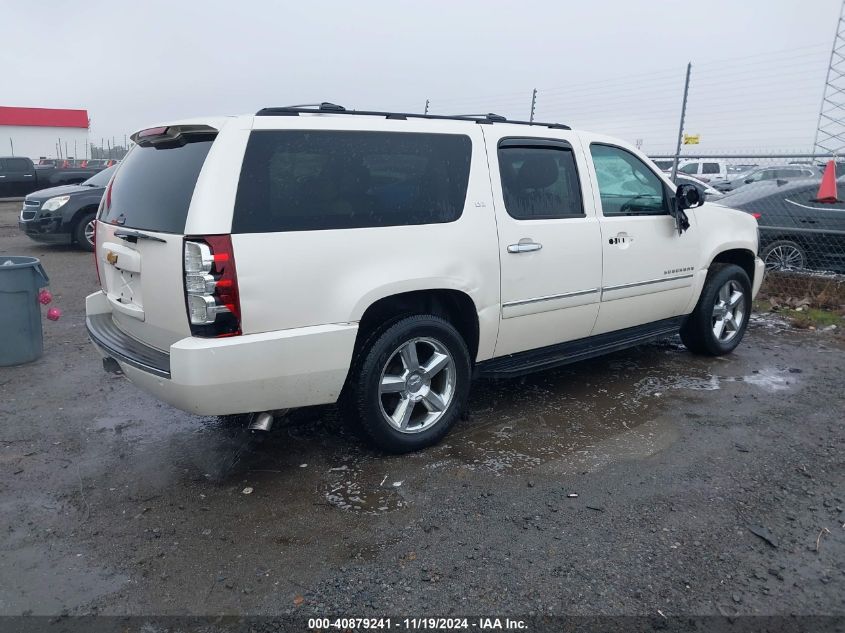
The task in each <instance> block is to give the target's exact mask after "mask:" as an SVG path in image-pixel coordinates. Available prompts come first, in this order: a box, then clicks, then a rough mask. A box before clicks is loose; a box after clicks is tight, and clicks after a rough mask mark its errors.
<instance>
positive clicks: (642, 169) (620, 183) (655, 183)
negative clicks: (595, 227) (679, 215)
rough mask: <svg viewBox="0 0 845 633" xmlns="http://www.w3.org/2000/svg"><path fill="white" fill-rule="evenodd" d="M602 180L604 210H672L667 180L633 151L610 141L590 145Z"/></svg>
mask: <svg viewBox="0 0 845 633" xmlns="http://www.w3.org/2000/svg"><path fill="white" fill-rule="evenodd" d="M590 152H591V153H592V155H593V164H594V165H595V168H596V176H597V177H598V181H599V196H600V197H601V206H602V213H604V215H606V216H610V215H654V214H663V213H668V207H667V204H666V200H665V188H664V186H663V181H662V180H661V179H660V178H659V177H658V176H657V174H655V173H654V172H653V171H651V169H649V168H648V167H647V166H646V164H645V163H644V162H643V161H641V160H640V159H639V158H637V157H636V156H634V155H633V154H631V153H630V152H628V151H626V150H624V149H622V148H619V147H612V146H610V145H590Z"/></svg>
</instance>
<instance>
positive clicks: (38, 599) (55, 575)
mask: <svg viewBox="0 0 845 633" xmlns="http://www.w3.org/2000/svg"><path fill="white" fill-rule="evenodd" d="M128 581H129V578H128V577H127V576H124V575H121V574H116V573H113V572H111V571H109V570H107V569H105V568H103V567H100V566H99V565H97V564H94V563H92V561H90V560H89V555H88V553H86V552H77V553H75V554H59V553H57V552H56V551H54V550H52V548H50V550H49V551H48V552H45V550H44V548H42V547H40V546H36V545H28V546H24V547H20V548H18V549H11V550H9V549H7V550H5V551H3V552H0V615H21V614H23V613H24V612H27V613H29V614H31V615H55V614H56V613H59V612H61V611H62V610H64V609H74V608H76V607H79V606H80V605H83V604H85V603H87V602H89V601H90V600H92V599H93V598H97V597H99V596H104V595H107V594H110V593H113V592H115V591H119V590H120V588H121V586H122V585H124V584H126V583H127V582H128Z"/></svg>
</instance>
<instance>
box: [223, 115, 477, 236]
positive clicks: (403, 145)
mask: <svg viewBox="0 0 845 633" xmlns="http://www.w3.org/2000/svg"><path fill="white" fill-rule="evenodd" d="M471 151H472V142H471V141H470V139H469V137H468V136H464V135H458V134H418V133H411V132H362V131H336V130H333V131H298V130H283V131H282V130H267V131H263V130H262V131H255V132H252V133H251V134H250V138H249V142H248V143H247V148H246V154H245V155H244V160H243V166H242V168H241V177H240V182H239V183H238V193H237V196H236V198H235V214H234V218H233V220H232V232H233V233H272V232H278V231H317V230H330V229H349V228H365V227H375V226H399V225H411V224H437V223H443V222H454V221H455V220H457V219H458V218H459V217H461V214H462V213H463V210H464V203H465V201H466V195H467V185H468V182H469V167H470V156H471Z"/></svg>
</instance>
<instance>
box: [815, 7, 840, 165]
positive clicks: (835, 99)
mask: <svg viewBox="0 0 845 633" xmlns="http://www.w3.org/2000/svg"><path fill="white" fill-rule="evenodd" d="M843 150H845V0H843V2H842V8H841V9H840V11H839V19H838V20H837V21H836V36H835V37H834V38H833V48H831V50H830V64H829V65H828V67H827V79H825V84H824V97H822V105H821V108H819V124H818V127H817V128H816V140H815V142H814V143H813V153H814V154H816V155H819V154H841V153H845V151H843Z"/></svg>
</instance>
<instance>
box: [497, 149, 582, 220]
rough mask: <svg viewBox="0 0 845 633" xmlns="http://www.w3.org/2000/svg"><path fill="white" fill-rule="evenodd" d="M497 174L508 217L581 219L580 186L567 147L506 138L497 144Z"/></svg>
mask: <svg viewBox="0 0 845 633" xmlns="http://www.w3.org/2000/svg"><path fill="white" fill-rule="evenodd" d="M499 173H500V174H501V178H502V193H503V194H504V198H505V209H506V210H507V212H508V215H510V216H511V217H512V218H514V219H516V220H544V219H555V218H572V217H583V215H584V207H583V204H582V201H581V184H580V183H579V182H578V170H577V169H576V167H575V156H574V155H573V153H572V148H571V147H569V146H568V145H566V144H563V143H560V144H558V143H552V142H548V144H546V143H544V144H542V145H540V144H537V145H531V144H530V140H518V139H506V140H504V141H502V143H500V144H499Z"/></svg>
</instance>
